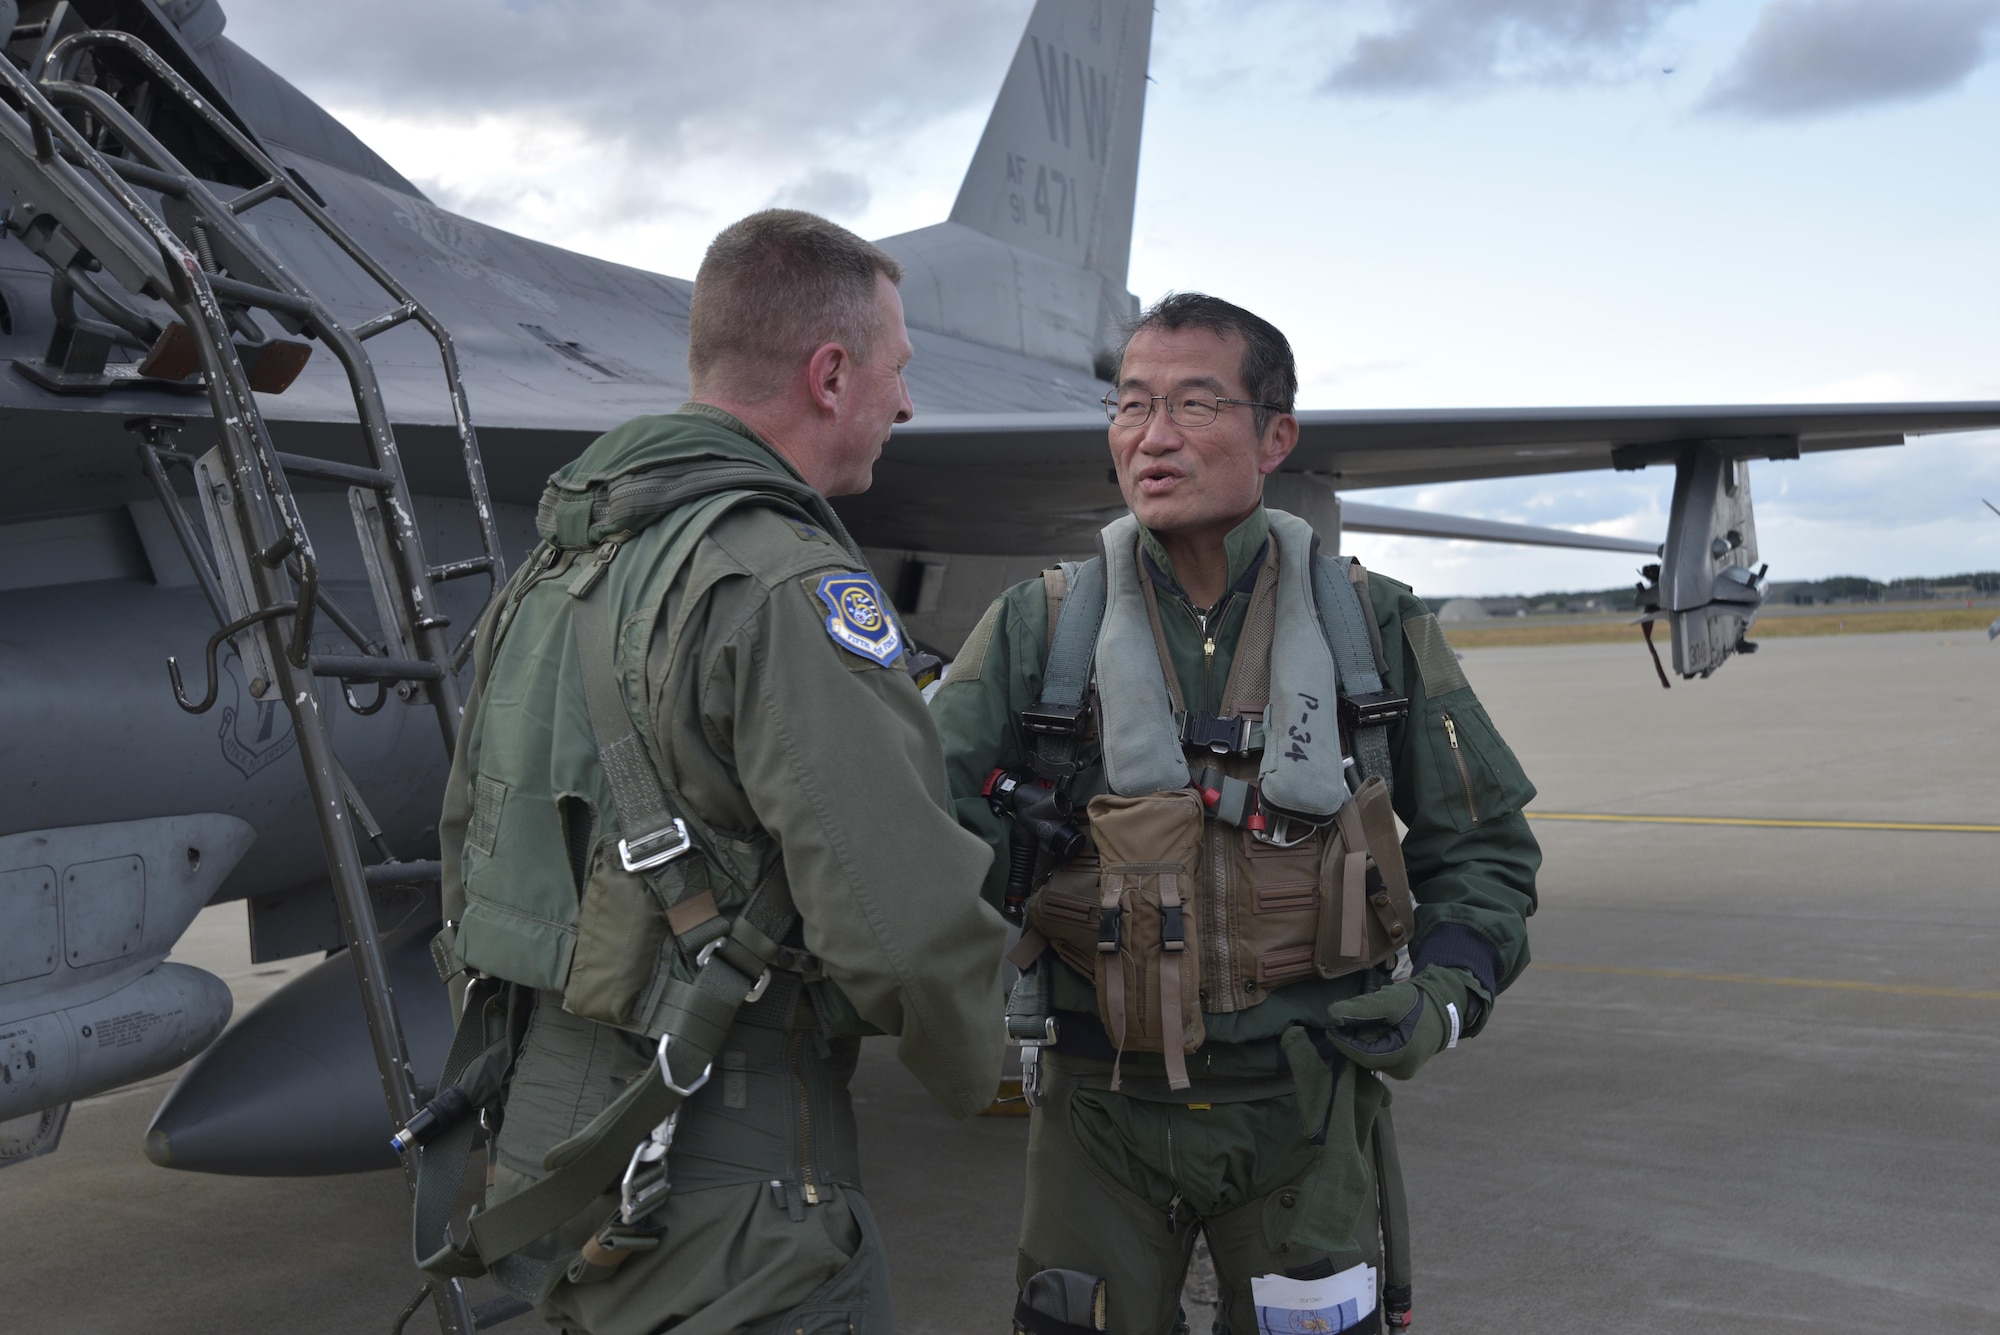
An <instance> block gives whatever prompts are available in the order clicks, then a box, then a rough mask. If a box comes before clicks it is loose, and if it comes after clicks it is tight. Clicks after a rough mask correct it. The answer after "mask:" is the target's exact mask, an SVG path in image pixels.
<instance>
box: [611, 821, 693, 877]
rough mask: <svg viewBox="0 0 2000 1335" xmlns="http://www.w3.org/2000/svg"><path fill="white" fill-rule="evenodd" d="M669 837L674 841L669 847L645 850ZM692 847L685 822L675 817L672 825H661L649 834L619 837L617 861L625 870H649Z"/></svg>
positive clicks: (691, 840)
mask: <svg viewBox="0 0 2000 1335" xmlns="http://www.w3.org/2000/svg"><path fill="white" fill-rule="evenodd" d="M669 839H671V840H673V841H674V843H673V845H672V846H671V847H668V848H663V849H661V850H660V851H659V852H657V853H648V852H646V851H645V850H646V849H648V848H650V847H652V846H653V845H654V844H658V843H662V842H664V841H666V840H669ZM693 847H694V839H693V838H692V837H691V836H690V835H689V834H688V827H687V822H686V821H684V820H681V819H680V818H679V817H675V819H674V823H673V824H672V825H667V826H663V827H661V828H660V829H657V830H655V831H653V832H652V833H651V834H642V835H640V836H639V837H638V838H637V839H620V840H619V841H618V861H619V862H620V863H621V864H622V865H623V866H624V868H625V870H626V871H651V870H652V869H653V868H655V867H663V866H665V865H666V864H667V863H669V862H672V861H673V860H674V859H675V858H677V857H679V856H680V855H681V854H683V853H685V852H687V851H688V850H689V849H690V848H693Z"/></svg>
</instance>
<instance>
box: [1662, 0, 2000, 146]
mask: <svg viewBox="0 0 2000 1335" xmlns="http://www.w3.org/2000/svg"><path fill="white" fill-rule="evenodd" d="M1996 27H2000V0H1772V3H1771V4H1768V5H1766V6H1765V7H1764V11H1763V13H1761V14H1759V15H1758V16H1757V26H1756V28H1754V29H1753V30H1752V31H1751V33H1750V38H1749V40H1748V41H1747V42H1746V43H1744V46H1743V50H1742V51H1741V52H1739V53H1738V54H1737V57H1736V61H1735V63H1734V64H1732V65H1731V66H1730V67H1729V68H1728V69H1726V70H1724V71H1723V72H1722V73H1721V74H1720V75H1718V76H1717V77H1716V80H1715V82H1714V83H1713V84H1711V85H1710V86H1709V89H1708V92H1707V93H1706V95H1705V96H1704V97H1703V99H1702V101H1701V104H1700V109H1701V110H1703V111H1711V112H1724V113H1730V114H1734V115H1741V116H1750V117H1758V118H1770V119H1778V118H1790V117H1801V116H1813V115H1821V114H1825V113H1828V112H1836V111H1843V110H1846V109H1848V108H1850V107H1859V106H1867V105H1870V104H1874V103H1880V102H1895V101H1905V100H1908V99H1911V98H1919V97H1927V96H1930V95H1932V94H1935V93H1941V92H1944V91H1946V90H1948V89H1951V88H1954V87H1956V86H1958V85H1959V84H1961V83H1963V82H1964V81H1965V78H1966V76H1967V75H1969V74H1971V73H1972V71H1973V70H1975V69H1977V68H1978V67H1979V66H1980V65H1981V64H1983V63H1985V61H1986V60H1987V59H1988V58H1989V57H1990V56H1991V55H1992V54H1993V46H1992V41H1993V35H1994V31H1995V29H1996Z"/></svg>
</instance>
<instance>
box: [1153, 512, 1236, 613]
mask: <svg viewBox="0 0 2000 1335" xmlns="http://www.w3.org/2000/svg"><path fill="white" fill-rule="evenodd" d="M1230 527H1231V528H1233V527H1235V526H1234V525H1233V524H1232V525H1231V526H1230ZM1153 536H1154V538H1155V539H1157V540H1158V542H1159V544H1160V550H1162V551H1164V552H1165V553H1166V554H1167V559H1168V560H1169V561H1171V562H1173V565H1174V582H1175V583H1176V584H1179V585H1180V586H1181V592H1182V593H1184V594H1186V595H1187V598H1188V601H1189V602H1191V603H1193V604H1194V605H1195V606H1196V607H1213V606H1215V605H1216V604H1217V603H1218V602H1221V601H1222V595H1223V594H1224V593H1226V592H1228V590H1229V548H1228V546H1227V544H1226V543H1225V541H1224V539H1226V538H1227V537H1228V536H1229V529H1221V530H1217V531H1206V530H1205V531H1203V532H1200V533H1155V534H1154V535H1153Z"/></svg>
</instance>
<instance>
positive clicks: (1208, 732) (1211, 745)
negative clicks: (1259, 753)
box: [1176, 712, 1251, 756]
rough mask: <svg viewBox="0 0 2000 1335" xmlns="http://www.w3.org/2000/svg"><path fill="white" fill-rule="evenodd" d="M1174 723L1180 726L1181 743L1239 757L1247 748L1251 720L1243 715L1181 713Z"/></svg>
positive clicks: (1220, 754)
mask: <svg viewBox="0 0 2000 1335" xmlns="http://www.w3.org/2000/svg"><path fill="white" fill-rule="evenodd" d="M1176 722H1178V723H1179V725H1180V730H1181V745H1182V746H1199V747H1202V748H1204V749H1205V750H1209V751H1213V752H1214V753H1215V754H1216V755H1219V756H1231V755H1236V756H1240V755H1243V754H1244V753H1246V752H1248V751H1249V749H1250V726H1251V720H1250V719H1249V717H1248V716H1246V715H1241V714H1232V715H1230V716H1229V717H1227V718H1218V717H1216V716H1215V715H1214V714H1209V713H1198V714H1197V713H1189V712H1183V713H1181V714H1179V715H1178V716H1177V718H1176Z"/></svg>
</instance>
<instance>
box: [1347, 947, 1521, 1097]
mask: <svg viewBox="0 0 2000 1335" xmlns="http://www.w3.org/2000/svg"><path fill="white" fill-rule="evenodd" d="M1485 1004H1486V1001H1485V996H1484V989H1483V988H1481V987H1480V986H1479V984H1478V982H1477V981H1476V980H1475V979H1474V978H1473V976H1472V975H1471V974H1469V973H1467V972H1466V971H1465V970H1463V969H1454V968H1451V967H1449V966H1447V965H1439V964H1433V965H1431V966H1430V967H1429V968H1427V969H1424V970H1423V971H1421V972H1420V973H1418V974H1417V975H1416V977H1414V978H1410V979H1407V980H1406V981H1404V982H1400V983H1391V984H1389V986H1387V987H1385V988H1383V989H1382V990H1381V991H1379V992H1370V993H1368V994H1366V995H1365V996H1359V997H1350V998H1348V999H1347V1000H1346V1001H1336V1002H1334V1003H1333V1004H1332V1005H1331V1006H1328V1007H1327V1008H1326V1016H1327V1031H1326V1036H1327V1037H1328V1038H1329V1039H1331V1040H1332V1041H1333V1045H1334V1046H1335V1047H1336V1048H1339V1049H1340V1051H1341V1052H1342V1053H1343V1054H1345V1056H1346V1057H1347V1059H1348V1060H1349V1061H1351V1062H1353V1063H1354V1064H1355V1065H1356V1066H1363V1067H1366V1068H1367V1069H1369V1070H1371V1071H1380V1072H1382V1074H1384V1075H1393V1076H1395V1077H1396V1078H1397V1079H1398V1080H1408V1079H1409V1078H1410V1077H1411V1076H1413V1075H1415V1074H1416V1073H1417V1068H1418V1067H1420V1066H1422V1065H1423V1064H1424V1063H1425V1062H1427V1061H1429V1060H1430V1059H1431V1058H1432V1057H1433V1056H1435V1055H1436V1054H1437V1053H1440V1052H1442V1051H1444V1050H1445V1049H1446V1048H1448V1047H1451V1046H1454V1045H1455V1044H1456V1043H1457V1042H1458V1036H1459V1033H1460V1032H1461V1031H1462V1030H1464V1029H1466V1028H1468V1027H1470V1025H1471V1023H1472V1020H1473V1016H1474V1014H1475V1012H1474V1011H1473V1010H1472V1007H1474V1006H1480V1007H1484V1005H1485Z"/></svg>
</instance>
